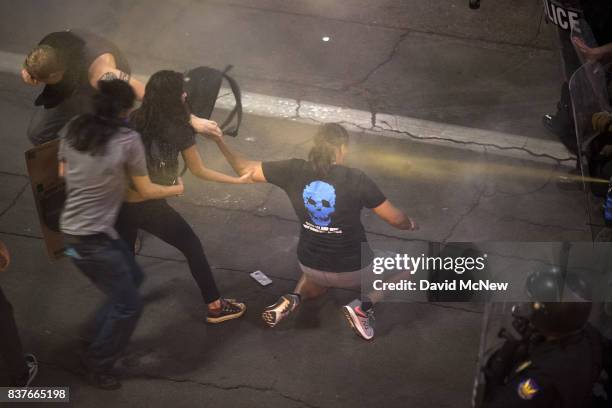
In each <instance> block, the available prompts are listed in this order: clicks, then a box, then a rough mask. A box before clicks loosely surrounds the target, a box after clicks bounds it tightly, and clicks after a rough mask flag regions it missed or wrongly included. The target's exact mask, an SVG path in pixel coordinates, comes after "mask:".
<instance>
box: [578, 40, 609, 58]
mask: <svg viewBox="0 0 612 408" xmlns="http://www.w3.org/2000/svg"><path fill="white" fill-rule="evenodd" d="M572 42H573V43H574V45H575V46H576V48H577V49H578V51H580V53H581V54H582V55H583V56H584V58H585V59H586V60H587V61H589V62H596V61H599V60H600V59H601V58H602V56H603V55H602V53H601V49H600V47H593V48H591V47H589V46H588V45H587V44H586V43H585V42H584V41H583V40H582V39H581V38H578V37H572Z"/></svg>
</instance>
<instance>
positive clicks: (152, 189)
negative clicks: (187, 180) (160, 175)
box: [131, 175, 183, 200]
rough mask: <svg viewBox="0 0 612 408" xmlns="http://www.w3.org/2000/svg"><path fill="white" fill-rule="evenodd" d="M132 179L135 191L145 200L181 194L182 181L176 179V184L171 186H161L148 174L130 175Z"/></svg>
mask: <svg viewBox="0 0 612 408" xmlns="http://www.w3.org/2000/svg"><path fill="white" fill-rule="evenodd" d="M131 178H132V181H133V183H134V187H136V191H138V193H140V195H141V196H142V198H144V199H145V200H154V199H156V198H166V197H171V196H177V195H181V194H183V181H182V180H181V179H180V177H179V179H178V184H176V185H173V186H162V185H159V184H154V183H152V182H151V179H150V178H149V176H148V175H146V176H132V177H131Z"/></svg>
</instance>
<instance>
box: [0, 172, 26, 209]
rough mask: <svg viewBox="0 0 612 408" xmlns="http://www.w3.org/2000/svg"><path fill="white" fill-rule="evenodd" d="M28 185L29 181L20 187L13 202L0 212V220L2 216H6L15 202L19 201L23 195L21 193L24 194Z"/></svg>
mask: <svg viewBox="0 0 612 408" xmlns="http://www.w3.org/2000/svg"><path fill="white" fill-rule="evenodd" d="M29 185H30V180H28V181H27V182H26V183H25V184H24V185H23V187H21V188H20V189H19V191H18V192H17V195H16V196H15V198H13V200H12V201H11V202H10V203H9V205H8V206H7V207H6V208H5V209H4V210H2V211H0V218H2V217H3V216H4V214H6V213H7V212H9V211H10V210H11V209H12V208H13V207H14V206H15V205H16V204H17V201H19V199H20V198H21V196H22V195H23V193H24V192H25V190H26V188H27V187H28V186H29Z"/></svg>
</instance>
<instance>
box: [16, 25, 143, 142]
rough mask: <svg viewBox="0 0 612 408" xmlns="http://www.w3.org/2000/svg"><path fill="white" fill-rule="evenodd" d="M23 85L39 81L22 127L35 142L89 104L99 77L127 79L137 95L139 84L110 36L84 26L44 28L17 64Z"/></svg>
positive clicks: (49, 136) (140, 89)
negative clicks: (32, 108) (32, 110)
mask: <svg viewBox="0 0 612 408" xmlns="http://www.w3.org/2000/svg"><path fill="white" fill-rule="evenodd" d="M21 77H22V79H23V81H24V82H25V83H26V84H28V85H33V86H35V85H39V84H42V85H44V89H43V91H42V93H41V94H40V95H39V96H38V98H37V99H36V101H35V102H34V105H36V106H37V107H38V109H37V110H36V111H35V113H34V116H33V117H32V119H31V121H30V125H29V127H28V138H29V139H30V141H31V142H32V144H34V145H39V144H42V143H45V142H48V141H50V140H53V139H56V138H57V137H58V132H59V131H60V130H61V129H62V128H63V127H64V125H65V124H66V123H67V122H68V121H69V120H70V119H72V118H73V117H74V116H76V115H79V114H81V113H85V112H87V111H88V110H89V109H90V104H91V102H90V101H91V95H92V94H93V93H94V91H95V89H96V88H97V84H98V81H99V80H101V79H102V80H111V79H115V78H118V79H122V80H124V81H126V82H128V83H129V84H130V85H131V86H132V88H133V89H134V92H135V94H136V98H137V99H138V100H142V96H143V95H144V85H143V84H142V83H141V82H140V81H138V80H136V79H134V78H132V77H131V76H130V66H129V64H128V62H127V59H126V58H125V56H124V55H123V54H122V53H121V51H120V50H119V49H118V48H117V47H116V46H115V45H114V44H113V43H111V42H110V41H108V40H106V39H104V38H101V37H99V36H97V35H95V34H93V33H91V32H88V31H85V30H67V31H59V32H54V33H51V34H48V35H47V36H45V37H44V38H43V39H42V40H41V41H40V43H39V44H38V45H37V46H36V47H35V48H34V49H33V50H32V51H31V52H30V53H29V54H28V56H27V57H26V59H25V62H24V64H23V68H22V70H21Z"/></svg>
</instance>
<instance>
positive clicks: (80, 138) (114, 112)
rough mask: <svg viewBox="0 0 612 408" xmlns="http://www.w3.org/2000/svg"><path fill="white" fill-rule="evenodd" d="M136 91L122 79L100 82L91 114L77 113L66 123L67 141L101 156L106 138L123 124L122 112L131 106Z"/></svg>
mask: <svg viewBox="0 0 612 408" xmlns="http://www.w3.org/2000/svg"><path fill="white" fill-rule="evenodd" d="M134 99H135V94H134V90H133V89H132V87H131V86H130V85H129V84H128V83H127V82H125V81H121V80H119V79H113V80H111V81H99V82H98V91H97V92H96V94H95V95H94V96H93V110H94V113H86V114H84V115H80V116H78V117H77V118H76V119H74V120H73V121H72V122H71V123H70V125H69V126H68V132H67V133H66V141H67V142H68V144H69V145H70V146H71V147H72V148H74V149H76V150H78V151H79V152H87V153H89V154H90V155H91V156H97V155H103V154H104V153H105V151H106V144H107V142H108V140H109V139H110V138H111V137H112V136H113V135H114V134H116V133H117V132H118V131H119V130H120V128H122V127H126V123H125V120H124V118H122V117H121V114H122V113H123V112H125V111H126V110H128V109H130V108H131V107H132V106H134Z"/></svg>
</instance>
